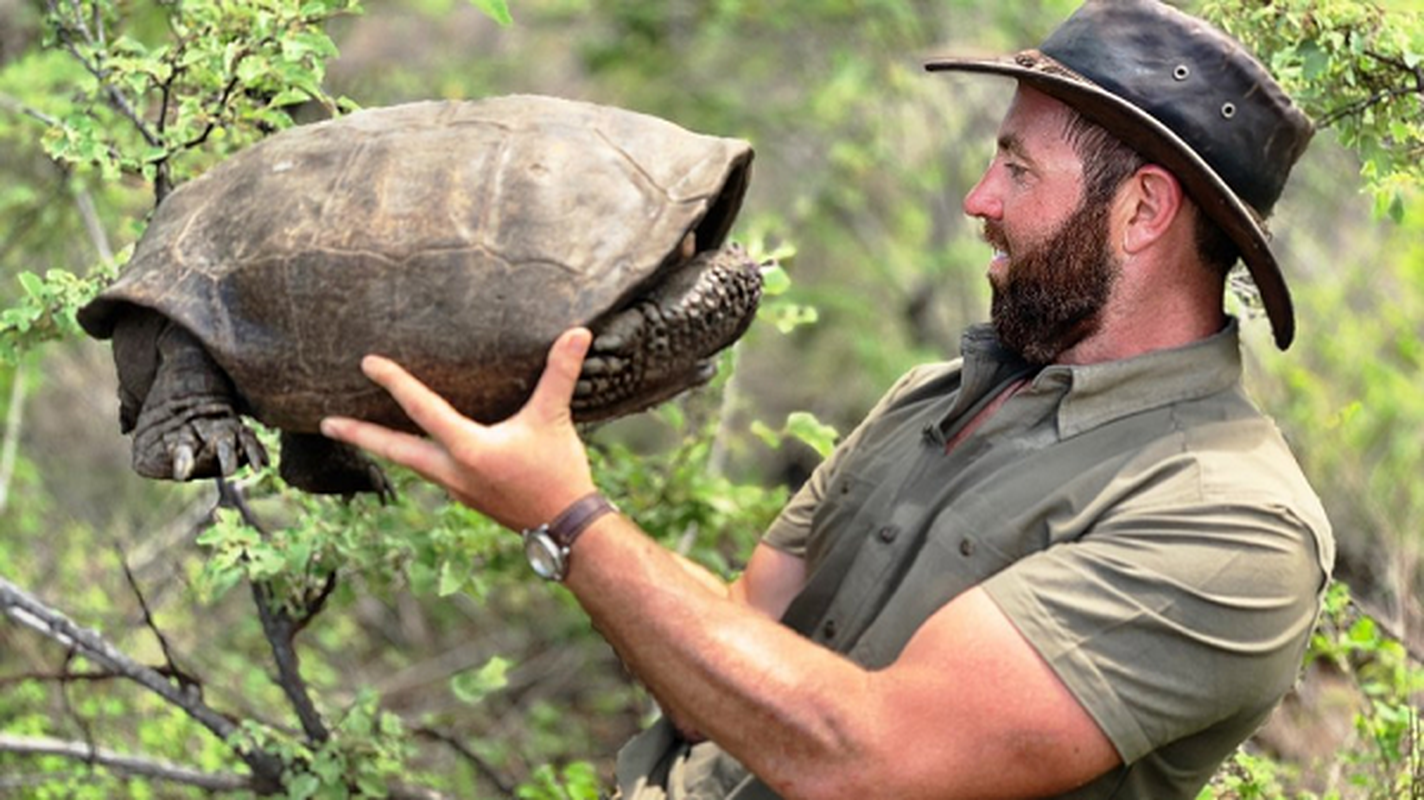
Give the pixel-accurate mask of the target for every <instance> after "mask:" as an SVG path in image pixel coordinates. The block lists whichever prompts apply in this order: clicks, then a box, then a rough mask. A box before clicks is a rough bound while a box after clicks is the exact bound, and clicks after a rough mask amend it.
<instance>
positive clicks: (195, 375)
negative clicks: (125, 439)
mask: <svg viewBox="0 0 1424 800" xmlns="http://www.w3.org/2000/svg"><path fill="white" fill-rule="evenodd" d="M134 324H140V325H141V324H145V323H144V322H143V321H141V320H136V321H135V323H134ZM149 324H151V322H150V323H149ZM122 337H123V331H120V330H116V331H115V338H116V339H119V338H122ZM153 342H154V351H153V352H156V354H157V359H156V365H154V366H155V369H154V372H153V382H152V384H151V385H150V386H149V389H148V392H147V393H146V394H145V395H144V396H143V400H142V406H141V408H140V409H139V411H138V415H137V419H136V420H135V421H134V439H133V466H134V470H135V471H136V472H138V474H140V475H142V476H144V477H146V478H160V479H165V480H176V481H187V480H192V479H194V478H213V477H220V476H221V477H226V476H228V475H231V474H232V473H234V472H236V471H237V469H238V467H241V466H242V465H243V464H244V463H249V464H252V465H253V466H256V467H261V466H263V465H265V464H266V463H267V452H266V450H264V449H263V447H262V443H261V442H259V441H258V440H257V435H256V434H254V433H253V432H252V429H250V428H248V427H247V426H246V425H245V424H243V422H242V419H241V418H240V417H239V416H238V413H237V408H236V406H237V395H236V392H235V391H234V389H233V386H232V381H231V380H229V379H228V377H227V374H226V373H224V372H223V371H222V368H221V367H219V366H218V365H217V362H215V361H213V359H212V357H211V356H210V355H208V352H207V350H205V349H204V348H203V346H202V344H201V343H199V341H198V340H197V339H196V338H195V337H194V336H193V335H192V334H190V333H188V331H186V330H184V329H183V328H182V327H181V326H179V325H177V324H174V323H173V322H171V321H167V320H164V321H163V324H162V325H161V326H159V328H158V330H157V331H156V335H155V336H154V338H153ZM115 357H116V360H119V361H120V363H119V369H120V370H123V369H124V368H125V365H124V363H123V361H122V360H121V359H120V353H119V351H118V350H117V349H116V350H115Z"/></svg>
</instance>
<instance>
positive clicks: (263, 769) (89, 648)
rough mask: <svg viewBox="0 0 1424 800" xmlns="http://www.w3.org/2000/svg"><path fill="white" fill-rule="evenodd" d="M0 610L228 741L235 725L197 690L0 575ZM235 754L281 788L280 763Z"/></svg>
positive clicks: (264, 786) (260, 782)
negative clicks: (127, 681) (124, 650)
mask: <svg viewBox="0 0 1424 800" xmlns="http://www.w3.org/2000/svg"><path fill="white" fill-rule="evenodd" d="M0 611H3V612H4V613H5V615H6V616H7V617H9V618H10V619H12V620H14V621H15V622H17V623H19V624H20V625H24V626H25V627H27V628H30V629H32V630H34V631H37V632H38V633H40V634H41V635H44V636H46V637H48V638H50V639H53V640H54V641H56V642H58V643H60V644H61V645H63V646H64V647H67V648H70V649H72V650H73V651H75V652H76V653H78V654H79V655H82V656H84V658H86V659H88V660H90V661H92V662H94V663H95V664H97V665H99V666H100V667H102V668H104V669H106V670H108V671H110V672H113V673H115V674H117V675H120V676H122V677H124V678H127V679H129V680H131V681H133V682H134V683H137V684H139V685H140V686H142V687H144V688H145V689H148V690H149V691H151V692H153V693H154V694H156V695H158V696H159V697H162V698H163V699H164V700H167V701H168V702H169V703H171V704H173V705H174V706H176V707H178V708H181V709H182V710H183V711H184V712H185V713H186V714H188V716H190V717H192V718H193V719H194V720H196V721H197V722H198V723H199V724H201V725H202V726H203V727H205V728H207V729H208V730H209V731H212V732H213V734H215V735H216V736H218V737H219V738H221V739H223V740H224V741H228V740H229V738H230V737H231V736H232V734H233V733H235V732H236V731H237V729H238V727H237V724H236V723H234V722H233V721H232V720H230V719H228V718H227V717H226V716H224V715H223V714H220V713H219V712H217V711H215V710H214V709H213V708H211V707H210V706H208V705H207V704H206V703H204V702H203V700H202V698H201V697H199V696H198V695H197V693H196V692H192V691H188V690H185V689H184V688H181V687H180V686H178V685H175V684H174V683H173V682H172V681H170V680H169V679H168V678H167V677H165V676H164V675H162V674H160V673H159V672H158V671H157V670H154V669H153V668H151V667H147V666H144V665H143V664H140V663H138V662H137V661H134V660H133V659H132V658H130V657H129V656H128V655H126V654H125V653H123V652H122V651H120V650H119V649H118V648H117V647H115V646H114V645H113V644H111V643H110V642H109V641H108V640H106V639H105V638H104V637H103V636H101V635H99V633H97V632H96V631H94V630H92V629H89V628H84V627H82V626H80V625H78V624H76V623H75V622H74V621H73V620H71V619H69V618H68V617H67V616H65V615H64V614H63V613H61V612H59V611H56V610H55V609H53V608H50V607H49V606H48V605H46V604H45V603H44V602H43V601H41V600H40V599H39V598H37V597H35V596H34V595H31V594H30V593H29V592H26V591H25V590H24V589H21V588H20V587H18V586H16V585H14V584H13V583H10V582H9V581H7V580H5V579H4V578H0ZM238 756H239V757H241V758H242V760H243V761H245V762H246V763H247V765H248V766H249V767H251V768H252V771H253V773H254V775H255V776H256V779H255V780H254V784H253V788H254V789H257V790H258V791H263V790H272V789H275V788H277V787H278V786H280V780H281V775H282V762H281V761H280V759H278V758H276V757H275V756H273V755H271V754H269V753H263V752H254V751H247V752H243V751H239V752H238Z"/></svg>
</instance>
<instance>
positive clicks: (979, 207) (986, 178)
mask: <svg viewBox="0 0 1424 800" xmlns="http://www.w3.org/2000/svg"><path fill="white" fill-rule="evenodd" d="M992 176H993V169H992V167H991V168H990V169H987V170H985V171H984V174H983V175H982V176H980V178H979V182H978V183H976V184H974V187H973V188H972V189H970V190H969V193H968V194H966V195H964V213H965V214H967V215H968V216H971V217H978V218H980V219H993V220H997V219H999V218H1000V217H1002V216H1003V211H1004V206H1003V203H1002V202H1001V201H1000V200H999V195H998V193H997V192H995V191H994V187H993V181H992Z"/></svg>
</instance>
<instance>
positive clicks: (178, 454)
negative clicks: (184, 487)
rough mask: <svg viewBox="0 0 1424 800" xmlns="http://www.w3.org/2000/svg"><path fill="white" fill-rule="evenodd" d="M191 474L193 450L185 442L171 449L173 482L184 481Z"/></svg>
mask: <svg viewBox="0 0 1424 800" xmlns="http://www.w3.org/2000/svg"><path fill="white" fill-rule="evenodd" d="M192 474H193V448H192V447H190V446H189V445H188V444H187V443H186V442H184V443H182V444H179V445H178V446H177V447H176V448H174V449H173V480H175V481H186V480H188V478H189V477H190V476H192Z"/></svg>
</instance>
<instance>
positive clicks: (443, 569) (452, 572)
mask: <svg viewBox="0 0 1424 800" xmlns="http://www.w3.org/2000/svg"><path fill="white" fill-rule="evenodd" d="M466 566H467V565H457V564H456V563H455V562H454V561H453V560H447V561H445V562H444V563H443V564H441V565H440V584H439V588H437V589H436V592H437V593H438V594H439V595H440V596H441V597H449V596H450V595H452V594H454V593H456V592H458V591H460V587H462V586H464V585H465V578H466V576H467V575H469V571H468V570H467V569H466V568H465V567H466Z"/></svg>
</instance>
